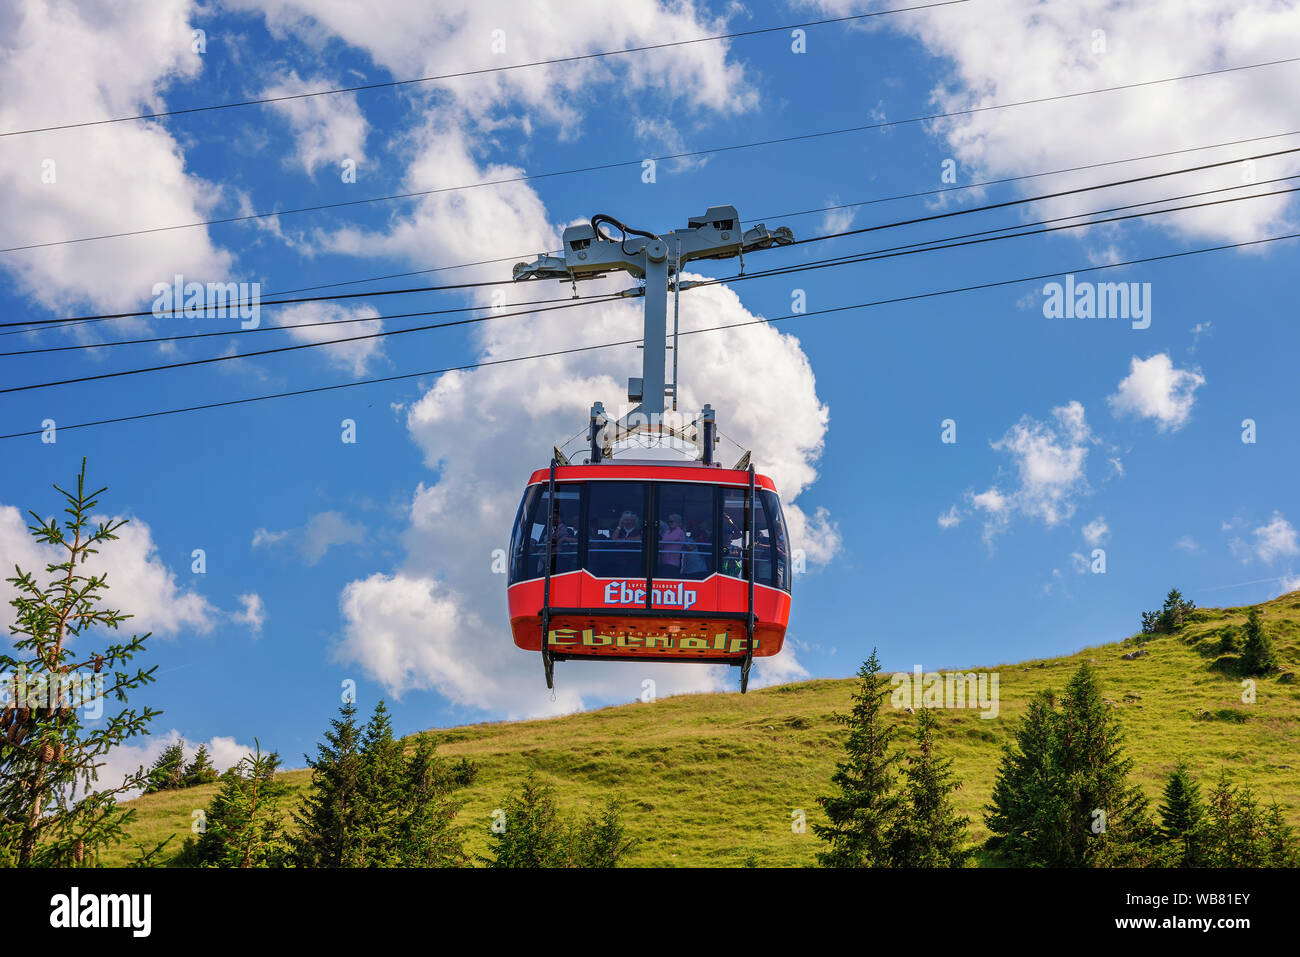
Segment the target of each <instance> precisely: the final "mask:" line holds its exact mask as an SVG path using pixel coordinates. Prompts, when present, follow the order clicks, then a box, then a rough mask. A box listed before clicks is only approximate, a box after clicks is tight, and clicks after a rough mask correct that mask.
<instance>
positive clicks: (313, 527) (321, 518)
mask: <svg viewBox="0 0 1300 957" xmlns="http://www.w3.org/2000/svg"><path fill="white" fill-rule="evenodd" d="M365 533H366V530H365V527H364V526H362V525H361V524H359V523H357V522H351V521H348V519H347V518H345V517H344V516H343V515H342V514H340V513H339V512H335V511H328V512H319V513H317V514H316V515H313V516H311V517H310V518H309V519H307V522H306V524H304V525H302V526H300V527H298V528H291V529H285V530H284V531H280V532H272V531H268V530H267V529H265V528H259V529H257V530H256V531H255V532H253V547H254V548H260V547H263V546H274V545H279V544H282V543H290V544H292V545H293V547H294V549H295V550H296V551H297V552H298V555H299V557H301V558H302V560H303V562H304V563H305V564H307V565H308V566H311V565H315V564H317V563H318V562H320V560H321V559H322V558H324V557H325V553H326V552H328V551H329V550H330V549H331V548H333V547H334V546H336V545H355V544H358V543H360V542H361V541H363V540H364V539H365Z"/></svg>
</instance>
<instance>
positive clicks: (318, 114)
mask: <svg viewBox="0 0 1300 957" xmlns="http://www.w3.org/2000/svg"><path fill="white" fill-rule="evenodd" d="M340 85H341V84H339V83H338V82H336V81H335V80H331V79H329V78H327V77H322V76H314V77H311V78H308V79H303V78H301V77H299V76H298V74H297V73H296V72H295V71H293V70H289V71H287V72H286V73H285V74H284V75H283V76H281V77H279V78H278V79H277V80H276V81H275V82H273V83H271V84H270V85H268V86H267V87H266V88H265V89H264V90H263V91H262V93H261V94H260V97H259V98H271V97H277V96H293V95H294V94H296V93H302V92H303V91H304V90H329V89H334V88H336V87H338V86H340ZM267 108H268V109H270V110H273V111H274V112H276V113H278V114H280V115H281V116H283V117H284V118H285V119H286V120H287V121H288V124H289V129H290V131H291V132H292V133H293V137H294V145H295V151H294V154H293V155H292V156H286V157H285V162H286V163H294V164H296V165H298V166H301V167H302V168H303V169H304V170H305V171H306V172H307V174H308V175H309V176H310V175H314V174H315V172H316V167H317V166H320V165H322V164H325V165H327V166H330V167H332V168H333V169H335V170H339V171H341V164H342V163H343V161H344V160H352V161H353V162H354V163H356V164H357V165H358V166H360V165H361V164H362V163H364V162H365V160H366V132H367V124H366V118H365V117H364V116H363V115H362V113H361V109H360V108H359V107H358V106H357V100H356V96H355V95H354V94H351V93H341V94H334V95H331V96H310V97H303V98H300V99H290V100H281V101H279V102H278V103H270V104H267ZM358 178H360V176H358Z"/></svg>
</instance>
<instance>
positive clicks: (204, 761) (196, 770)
mask: <svg viewBox="0 0 1300 957" xmlns="http://www.w3.org/2000/svg"><path fill="white" fill-rule="evenodd" d="M216 779H217V769H216V767H215V766H214V765H213V763H212V758H211V757H209V756H208V746H207V745H206V744H200V745H199V750H198V751H196V752H195V754H194V760H193V761H191V762H190V763H189V764H188V765H186V767H185V774H184V775H183V776H182V778H181V787H186V788H192V787H194V786H195V785H199V784H211V783H212V782H213V781H215V780H216Z"/></svg>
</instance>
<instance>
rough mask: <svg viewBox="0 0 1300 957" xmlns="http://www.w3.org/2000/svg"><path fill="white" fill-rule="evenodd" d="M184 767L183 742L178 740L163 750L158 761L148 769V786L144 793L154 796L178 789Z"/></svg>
mask: <svg viewBox="0 0 1300 957" xmlns="http://www.w3.org/2000/svg"><path fill="white" fill-rule="evenodd" d="M184 765H185V741H184V739H178V740H176V741H175V742H173V743H172V744H169V745H167V747H165V748H163V751H162V754H160V755H158V760H157V761H155V762H154V763H153V767H152V768H150V769H149V784H148V785H147V786H146V787H145V789H144V793H145V794H154V793H156V792H158V791H170V790H172V789H173V788H178V787H180V786H181V778H182V776H183V774H184Z"/></svg>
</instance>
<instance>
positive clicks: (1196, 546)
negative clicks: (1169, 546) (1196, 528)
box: [1174, 535, 1202, 555]
mask: <svg viewBox="0 0 1300 957" xmlns="http://www.w3.org/2000/svg"><path fill="white" fill-rule="evenodd" d="M1174 548H1177V549H1179V550H1180V551H1184V552H1187V553H1188V554H1191V555H1194V554H1196V553H1197V552H1199V551H1202V549H1201V545H1200V543H1199V542H1197V541H1196V539H1194V538H1192V536H1190V535H1184V536H1183V537H1182V538H1180V539H1178V541H1176V542H1174Z"/></svg>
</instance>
